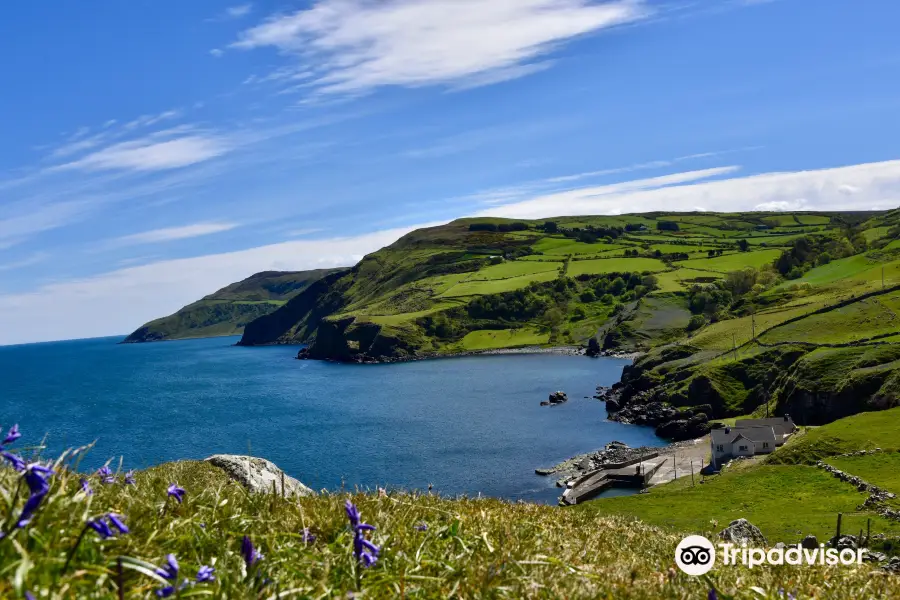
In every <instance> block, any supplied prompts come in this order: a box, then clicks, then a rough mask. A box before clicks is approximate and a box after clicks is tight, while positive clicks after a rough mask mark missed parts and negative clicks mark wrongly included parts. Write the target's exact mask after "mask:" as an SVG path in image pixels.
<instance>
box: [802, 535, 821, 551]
mask: <svg viewBox="0 0 900 600" xmlns="http://www.w3.org/2000/svg"><path fill="white" fill-rule="evenodd" d="M800 545H801V546H803V547H804V548H806V549H807V550H814V549H816V548H818V547H819V538H817V537H816V536H814V535H808V536H806V537H805V538H803V540H802V541H801V542H800Z"/></svg>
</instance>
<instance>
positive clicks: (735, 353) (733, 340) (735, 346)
mask: <svg viewBox="0 0 900 600" xmlns="http://www.w3.org/2000/svg"><path fill="white" fill-rule="evenodd" d="M731 351H732V352H733V353H734V360H737V340H735V338H734V333H732V334H731Z"/></svg>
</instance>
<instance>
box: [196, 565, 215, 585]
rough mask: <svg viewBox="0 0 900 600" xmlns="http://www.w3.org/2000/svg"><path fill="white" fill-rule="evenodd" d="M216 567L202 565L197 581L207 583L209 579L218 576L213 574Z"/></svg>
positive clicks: (211, 579)
mask: <svg viewBox="0 0 900 600" xmlns="http://www.w3.org/2000/svg"><path fill="white" fill-rule="evenodd" d="M214 572H215V569H214V568H212V567H207V566H206V565H204V566H202V567H200V570H199V571H197V583H206V582H209V581H213V580H214V579H215V578H216V576H215V575H213V573H214Z"/></svg>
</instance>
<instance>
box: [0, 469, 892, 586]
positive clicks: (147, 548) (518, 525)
mask: <svg viewBox="0 0 900 600" xmlns="http://www.w3.org/2000/svg"><path fill="white" fill-rule="evenodd" d="M15 477H16V474H15V473H13V472H12V471H11V470H9V469H3V470H2V471H0V487H2V488H3V489H5V490H12V489H14V488H15V487H16V484H15ZM77 477H78V476H77V475H74V474H71V473H69V472H65V471H63V472H62V473H61V474H60V475H58V476H57V477H54V478H53V487H52V489H51V491H50V494H49V495H48V496H47V498H46V499H45V501H44V503H43V505H42V507H41V509H40V510H39V512H38V514H37V516H36V518H35V519H34V521H33V522H32V523H31V524H30V525H29V526H28V527H27V528H26V529H24V530H18V531H16V532H15V533H14V534H13V535H12V536H11V539H8V540H4V542H3V543H2V544H0V564H2V565H3V566H4V568H3V570H2V572H0V596H2V597H4V598H16V597H21V596H22V594H24V592H25V591H30V592H32V593H34V594H35V595H36V596H37V597H38V598H42V597H51V596H50V595H49V594H53V595H52V597H54V598H60V597H66V598H95V599H109V600H112V599H114V598H117V597H120V596H119V593H120V587H119V586H120V585H121V597H124V598H147V597H155V596H154V595H153V593H154V590H156V589H159V588H160V587H162V584H161V583H160V582H158V581H157V580H156V579H154V578H153V577H152V576H151V575H150V574H149V572H148V571H145V572H140V571H138V570H135V569H132V568H130V565H132V564H137V561H143V563H144V564H147V565H148V566H149V570H150V571H152V565H160V564H164V561H165V556H166V555H167V554H170V553H171V554H174V555H175V556H176V557H177V559H178V561H179V565H180V577H181V578H185V579H190V580H193V578H194V577H195V575H196V573H197V570H198V568H199V567H200V565H213V566H214V567H215V581H214V582H212V583H201V584H195V585H191V586H189V587H188V588H186V589H185V590H184V591H183V592H182V593H181V595H180V596H179V597H192V596H196V595H203V596H207V597H212V598H229V599H232V600H239V599H248V600H249V599H256V598H270V597H275V596H274V595H275V594H278V593H280V594H281V595H280V596H279V597H301V598H326V597H327V598H339V597H340V598H343V597H348V593H349V592H357V591H359V592H362V596H363V597H365V598H398V597H401V598H402V597H413V598H633V599H652V598H673V599H675V598H699V597H706V595H707V592H708V590H709V584H708V583H707V582H706V581H704V579H702V578H694V577H688V576H686V575H682V574H680V573H678V572H677V571H676V570H674V569H672V568H671V567H673V562H674V561H673V551H674V548H675V545H676V544H677V543H678V541H679V540H680V539H681V537H682V535H683V534H682V533H675V532H669V531H664V530H660V529H658V528H656V527H653V526H650V525H645V524H642V523H633V522H630V519H626V518H621V517H616V516H601V515H598V514H597V513H596V511H589V510H580V509H579V510H569V509H558V508H554V507H549V506H541V505H533V504H509V503H505V502H502V501H498V500H490V499H477V500H476V499H465V498H462V499H456V500H448V499H442V498H438V497H435V496H431V495H410V494H402V493H390V494H387V495H384V496H380V495H377V494H326V495H320V496H317V497H312V498H302V499H298V500H282V499H281V498H278V497H273V496H267V495H257V496H253V495H248V494H247V493H246V492H245V491H244V490H243V489H242V488H241V487H240V486H238V485H237V484H234V483H232V482H229V481H228V480H226V479H225V478H224V477H223V476H222V474H221V472H220V471H218V470H217V469H215V468H213V467H211V466H208V465H206V464H204V463H198V462H180V463H169V464H164V465H161V466H159V467H156V468H153V469H150V470H148V471H145V472H141V473H138V475H137V485H136V486H134V487H131V486H123V485H122V484H121V483H117V484H113V485H102V484H100V483H99V482H98V481H97V478H96V477H92V478H91V480H92V481H91V484H92V486H93V487H94V489H95V493H94V495H92V496H86V495H84V494H83V493H78V492H77V490H78V481H77ZM120 480H121V478H120ZM174 481H177V482H178V484H179V485H180V486H182V487H183V488H185V489H186V491H187V494H186V499H185V501H184V503H183V504H180V505H179V504H175V503H174V502H171V501H170V502H168V503H167V502H166V495H165V490H166V488H167V486H168V485H169V484H170V483H172V482H174ZM656 495H657V494H651V497H653V496H656ZM660 495H662V494H660ZM346 499H351V500H352V501H353V502H355V503H356V504H357V506H358V507H359V509H360V511H361V513H362V517H363V519H364V521H365V522H367V523H370V524H372V525H374V526H375V527H376V530H375V531H374V532H373V533H371V534H369V535H370V538H371V539H372V541H373V542H374V543H375V544H377V545H378V546H380V547H381V553H380V557H379V560H378V562H377V564H376V565H375V566H374V567H372V568H370V569H367V570H361V569H358V568H357V567H356V565H355V561H354V559H353V557H352V555H351V552H350V549H351V546H352V538H353V535H352V533H351V531H350V530H349V528H348V526H347V518H346V516H345V514H344V506H343V505H344V501H345V500H346ZM110 511H114V512H118V513H120V514H122V515H124V516H125V521H126V522H127V524H128V525H129V527H130V528H131V532H130V533H128V534H127V535H120V536H118V537H116V538H112V539H109V540H106V541H100V540H99V539H98V537H97V536H96V535H95V534H94V533H93V532H91V533H89V534H88V535H87V536H85V538H84V540H83V541H82V543H81V544H80V545H79V546H78V550H77V552H75V554H74V555H73V558H72V565H71V568H70V569H69V570H68V571H67V572H65V573H63V563H64V562H65V556H66V554H67V553H68V552H69V551H70V550H71V549H72V548H73V547H74V546H75V542H76V539H77V537H78V535H79V532H80V531H81V530H82V528H83V527H84V522H85V520H86V519H87V518H91V517H94V516H96V515H100V514H104V513H107V512H110ZM421 524H426V525H427V531H419V530H418V529H417V526H419V525H421ZM304 528H308V530H309V531H310V532H311V533H312V534H314V535H315V536H316V539H315V540H314V541H312V542H311V543H305V542H304V540H303V538H302V536H301V532H302V531H303V529H304ZM710 528H711V527H710V526H709V524H708V523H704V524H701V526H700V527H699V528H695V527H693V526H692V525H691V526H689V527H688V529H687V531H697V532H708V531H709V530H710ZM244 535H247V536H249V537H250V538H251V539H252V541H253V543H254V544H255V546H256V547H257V549H258V550H259V551H261V552H262V554H263V555H264V558H263V559H262V561H261V562H260V563H259V566H258V567H255V569H258V572H259V573H260V578H261V579H262V578H264V579H268V580H269V583H268V585H267V586H266V587H265V589H264V590H263V591H260V590H259V589H258V587H257V586H256V585H255V584H254V577H253V573H254V572H256V571H255V570H254V571H253V572H251V573H250V576H249V577H248V576H247V575H246V574H245V572H246V571H245V568H244V563H243V561H242V559H241V554H240V547H241V538H242V536H244ZM708 535H709V533H708ZM119 556H122V557H126V558H125V560H124V561H123V564H124V565H126V568H124V569H123V575H122V576H121V577H120V576H119V575H118V574H117V568H116V557H119ZM711 580H712V582H713V585H715V586H716V587H717V588H718V589H719V592H720V594H735V595H736V597H738V598H750V597H753V598H759V597H761V596H760V595H759V593H758V592H755V591H753V590H751V587H752V586H755V587H758V588H760V589H761V590H762V591H763V593H764V594H765V597H769V598H777V597H778V596H777V594H778V589H779V588H786V589H787V590H788V591H790V592H792V593H793V594H795V595H797V597H817V598H823V599H824V598H846V597H848V595H854V596H855V595H859V594H864V595H865V596H867V597H868V596H871V597H891V596H894V595H897V594H900V579H898V578H885V577H878V578H874V577H872V576H871V575H870V571H869V569H867V568H862V569H848V568H843V567H818V566H817V567H777V568H775V567H762V568H756V569H753V570H752V571H751V570H748V569H745V568H742V567H741V568H737V567H733V568H717V569H716V570H714V571H713V572H712V573H711ZM835 582H839V583H840V585H838V586H835V585H834V584H835ZM357 597H358V596H357ZM860 597H862V596H860Z"/></svg>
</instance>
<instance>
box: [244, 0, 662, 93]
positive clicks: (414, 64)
mask: <svg viewBox="0 0 900 600" xmlns="http://www.w3.org/2000/svg"><path fill="white" fill-rule="evenodd" d="M649 15H650V9H649V8H648V6H647V5H646V3H645V1H644V0H616V1H610V2H603V3H598V2H596V1H594V0H491V1H490V2H484V0H383V1H381V2H372V1H371V0H319V1H318V2H317V3H315V4H314V5H313V6H312V7H311V8H309V9H305V10H299V11H296V12H294V13H291V14H285V15H278V16H275V17H273V18H270V19H269V20H267V21H265V22H263V23H262V24H260V25H257V26H256V27H252V28H250V29H248V30H246V31H244V32H242V33H241V34H240V36H239V38H238V40H237V41H236V42H235V43H234V44H232V46H234V47H236V48H243V49H252V48H260V47H274V48H277V49H278V50H280V51H282V52H284V53H288V54H290V55H293V56H295V57H297V59H298V60H299V62H300V64H299V65H298V67H297V69H296V70H297V71H298V72H301V71H306V70H308V69H309V68H310V66H311V65H315V66H316V68H317V69H318V70H317V73H316V76H315V79H314V84H315V85H316V86H318V88H319V89H320V90H321V91H323V92H332V93H361V92H365V91H368V90H371V89H374V88H377V87H381V86H392V85H399V86H410V87H413V86H423V85H436V84H441V85H453V86H463V87H466V86H471V85H485V84H489V83H495V82H497V81H502V80H506V79H511V78H514V77H522V76H524V75H528V74H530V73H532V72H534V71H535V70H540V69H541V68H545V67H546V66H548V64H549V63H546V64H545V63H542V62H541V61H539V60H537V59H539V57H542V56H545V55H546V54H548V53H550V52H551V51H553V50H554V49H555V47H556V46H557V45H558V44H561V43H563V42H565V41H569V40H571V39H573V38H575V37H578V36H581V35H585V34H589V33H593V32H597V31H600V30H603V29H607V28H610V27H614V26H616V25H621V24H624V23H629V22H633V21H637V20H640V19H643V18H646V17H647V16H649Z"/></svg>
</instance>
